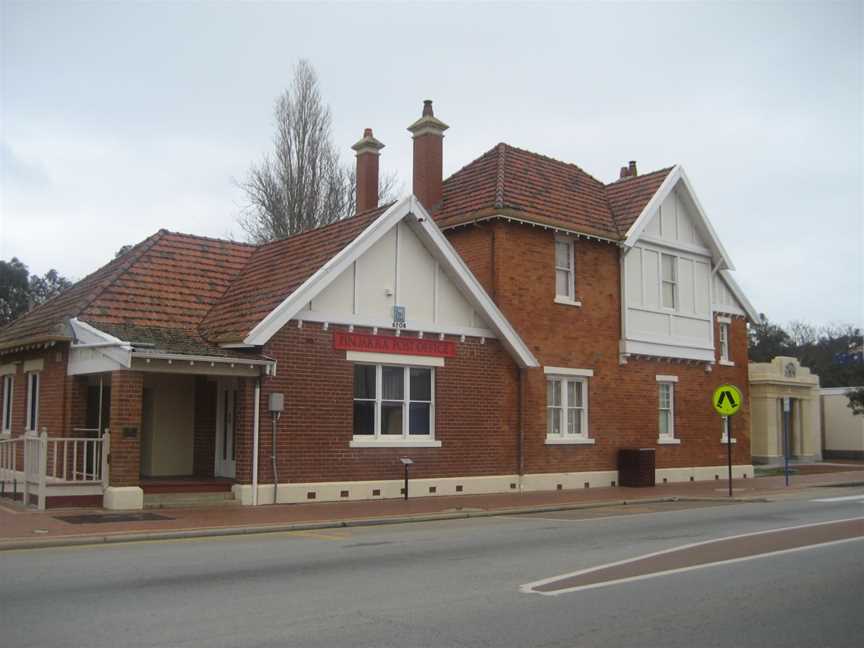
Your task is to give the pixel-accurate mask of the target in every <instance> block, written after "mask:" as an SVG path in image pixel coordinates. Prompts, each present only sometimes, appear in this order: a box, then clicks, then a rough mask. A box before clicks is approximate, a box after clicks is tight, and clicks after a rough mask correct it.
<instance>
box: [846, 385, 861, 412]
mask: <svg viewBox="0 0 864 648" xmlns="http://www.w3.org/2000/svg"><path fill="white" fill-rule="evenodd" d="M846 397H847V398H848V399H849V403H848V406H849V409H851V410H852V413H853V414H855V415H856V416H864V387H858V388H857V389H850V390H849V391H848V392H846Z"/></svg>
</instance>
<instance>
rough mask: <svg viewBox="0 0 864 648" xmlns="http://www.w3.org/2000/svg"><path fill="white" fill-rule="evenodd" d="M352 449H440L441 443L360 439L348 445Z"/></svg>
mask: <svg viewBox="0 0 864 648" xmlns="http://www.w3.org/2000/svg"><path fill="white" fill-rule="evenodd" d="M348 447H350V448H440V447H441V442H440V441H437V440H435V439H416V440H415V439H382V440H380V441H379V440H376V439H358V438H356V437H355V438H354V439H352V440H351V443H349V444H348Z"/></svg>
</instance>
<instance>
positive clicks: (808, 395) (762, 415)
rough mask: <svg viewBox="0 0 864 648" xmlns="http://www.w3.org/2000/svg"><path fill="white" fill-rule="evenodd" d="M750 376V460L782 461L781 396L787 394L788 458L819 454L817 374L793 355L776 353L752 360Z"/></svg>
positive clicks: (799, 458)
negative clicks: (770, 356) (769, 357)
mask: <svg viewBox="0 0 864 648" xmlns="http://www.w3.org/2000/svg"><path fill="white" fill-rule="evenodd" d="M749 376H750V425H751V437H750V438H751V440H750V452H751V454H752V457H753V463H754V464H773V463H780V462H782V461H783V398H784V397H788V398H790V439H789V457H790V458H791V459H797V460H805V461H813V460H819V459H821V458H822V438H821V426H820V414H819V411H820V396H819V376H816V375H813V374H811V373H810V370H809V369H808V368H807V367H802V366H801V363H800V362H799V361H798V359H797V358H790V357H786V356H778V357H776V358H774V359H773V360H772V361H771V362H752V363H750V367H749Z"/></svg>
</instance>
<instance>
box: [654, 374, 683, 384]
mask: <svg viewBox="0 0 864 648" xmlns="http://www.w3.org/2000/svg"><path fill="white" fill-rule="evenodd" d="M654 378H655V379H656V380H657V382H666V383H677V382H678V376H654Z"/></svg>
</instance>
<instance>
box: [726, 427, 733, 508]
mask: <svg viewBox="0 0 864 648" xmlns="http://www.w3.org/2000/svg"><path fill="white" fill-rule="evenodd" d="M726 456H727V457H728V461H729V497H732V417H731V416H727V417H726Z"/></svg>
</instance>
